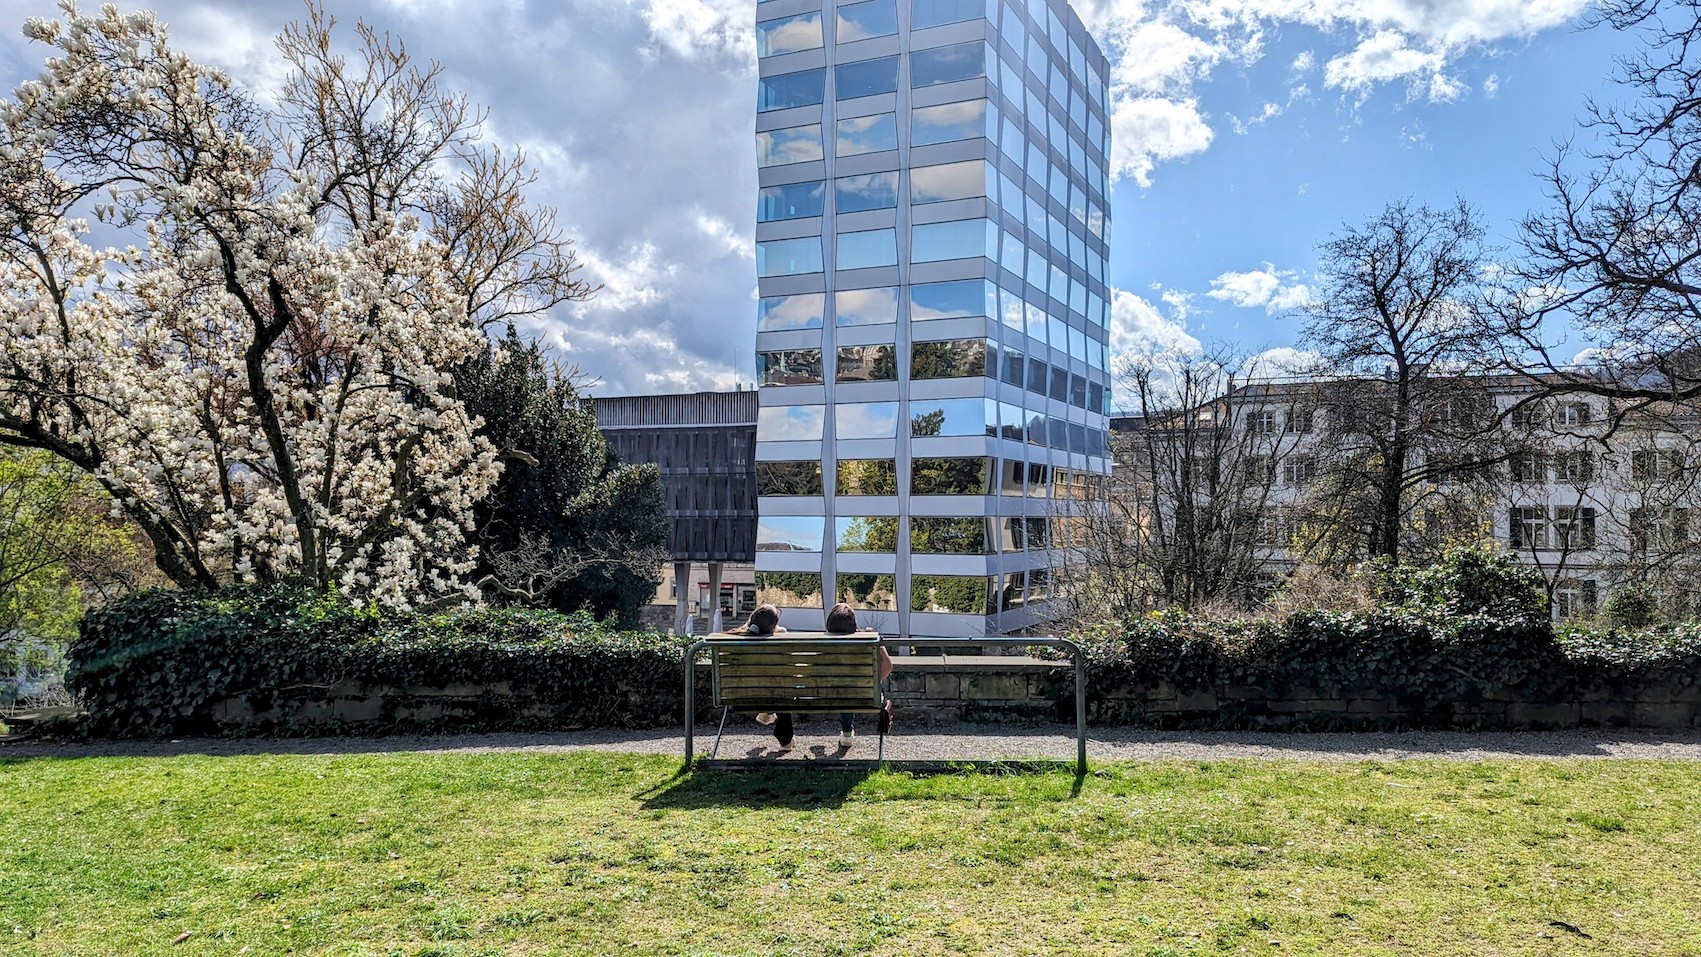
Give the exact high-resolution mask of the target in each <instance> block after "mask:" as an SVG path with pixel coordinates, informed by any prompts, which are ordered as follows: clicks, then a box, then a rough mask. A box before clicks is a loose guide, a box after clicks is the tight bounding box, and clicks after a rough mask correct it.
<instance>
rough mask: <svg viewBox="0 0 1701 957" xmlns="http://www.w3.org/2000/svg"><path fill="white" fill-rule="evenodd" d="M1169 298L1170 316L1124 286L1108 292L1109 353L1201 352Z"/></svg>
mask: <svg viewBox="0 0 1701 957" xmlns="http://www.w3.org/2000/svg"><path fill="white" fill-rule="evenodd" d="M1174 301H1185V298H1182V299H1180V300H1173V301H1172V302H1171V303H1170V305H1171V306H1172V311H1171V314H1170V315H1167V316H1166V315H1164V313H1163V310H1161V309H1159V308H1158V307H1157V306H1155V305H1153V304H1152V303H1151V301H1150V300H1148V299H1145V298H1143V297H1141V296H1136V295H1135V294H1133V293H1131V292H1128V291H1127V290H1124V289H1112V290H1111V291H1110V351H1111V355H1113V356H1137V355H1141V356H1143V355H1157V354H1169V353H1175V354H1180V355H1190V356H1191V355H1198V354H1199V353H1200V352H1201V351H1203V347H1202V346H1201V345H1200V344H1199V340H1198V339H1196V338H1194V336H1193V334H1192V333H1190V332H1188V331H1187V324H1186V322H1185V319H1184V317H1181V316H1177V315H1175V314H1174V310H1173V305H1174Z"/></svg>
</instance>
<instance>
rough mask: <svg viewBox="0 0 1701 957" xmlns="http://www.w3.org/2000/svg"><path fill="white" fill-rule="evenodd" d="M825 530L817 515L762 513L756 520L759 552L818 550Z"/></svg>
mask: <svg viewBox="0 0 1701 957" xmlns="http://www.w3.org/2000/svg"><path fill="white" fill-rule="evenodd" d="M826 532H827V520H826V519H825V518H822V517H821V516H819V515H763V516H761V517H760V518H758V519H757V520H756V550H757V551H759V552H818V551H820V550H821V540H822V539H823V538H824V537H825V535H826Z"/></svg>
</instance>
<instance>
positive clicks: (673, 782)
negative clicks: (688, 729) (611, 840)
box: [636, 761, 1084, 811]
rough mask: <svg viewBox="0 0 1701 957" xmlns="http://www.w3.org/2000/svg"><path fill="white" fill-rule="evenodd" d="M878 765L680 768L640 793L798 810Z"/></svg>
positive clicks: (671, 803) (851, 785)
mask: <svg viewBox="0 0 1701 957" xmlns="http://www.w3.org/2000/svg"><path fill="white" fill-rule="evenodd" d="M877 770H879V769H877V768H874V767H858V768H845V767H839V768H833V767H831V766H829V767H827V768H822V767H819V766H815V767H811V766H809V765H803V764H796V763H788V764H778V763H776V764H771V765H767V766H762V765H747V766H740V767H736V768H726V767H704V766H701V765H698V766H695V767H692V768H691V769H689V770H687V769H684V768H681V769H680V771H679V773H678V774H675V775H674V776H673V777H672V778H669V779H668V780H667V781H665V782H663V783H661V784H658V785H656V786H655V787H653V788H651V789H649V790H647V791H643V792H640V793H639V794H637V795H636V797H637V798H638V799H641V800H642V802H643V803H642V804H640V805H639V807H641V808H642V809H644V810H646V811H648V810H655V809H659V808H669V809H690V808H710V807H748V808H765V807H778V808H789V809H793V810H813V809H819V808H836V807H838V806H840V805H841V804H843V803H844V802H845V799H846V797H847V796H849V795H850V793H851V792H852V791H854V790H855V789H856V787H857V785H859V784H861V783H862V782H863V781H864V780H866V779H867V778H868V777H869V775H871V774H874V773H876V771H877ZM886 770H887V771H888V772H894V773H897V774H905V775H909V776H911V777H929V776H935V775H979V776H986V777H998V776H1009V775H1047V774H1055V773H1057V772H1059V771H1070V772H1073V766H1072V765H1070V764H1067V763H1065V762H1062V761H958V762H942V761H940V762H934V761H926V762H924V761H900V762H893V763H892V764H890V765H889V766H888V767H887V768H886ZM1071 776H1072V778H1073V786H1072V787H1070V789H1069V798H1070V799H1073V798H1076V797H1079V796H1080V794H1081V785H1082V782H1083V780H1084V778H1083V776H1082V775H1079V774H1071Z"/></svg>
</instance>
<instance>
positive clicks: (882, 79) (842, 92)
mask: <svg viewBox="0 0 1701 957" xmlns="http://www.w3.org/2000/svg"><path fill="white" fill-rule="evenodd" d="M897 89H898V58H897V57H895V56H889V57H881V58H880V59H878V60H858V61H856V62H854V63H841V64H839V65H838V66H836V67H834V68H833V91H834V92H833V96H834V97H836V98H838V99H841V100H853V99H856V98H857V97H859V96H875V95H877V94H880V93H893V92H896V91H897Z"/></svg>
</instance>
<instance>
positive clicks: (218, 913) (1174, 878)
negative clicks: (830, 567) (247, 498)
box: [0, 753, 1701, 957]
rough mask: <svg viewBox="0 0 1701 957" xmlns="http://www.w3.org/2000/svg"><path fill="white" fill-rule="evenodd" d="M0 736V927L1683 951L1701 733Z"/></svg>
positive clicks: (343, 949) (431, 943)
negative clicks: (288, 751) (459, 743)
mask: <svg viewBox="0 0 1701 957" xmlns="http://www.w3.org/2000/svg"><path fill="white" fill-rule="evenodd" d="M674 771H675V763H674V762H672V761H670V760H668V759H665V758H647V757H634V756H625V755H610V754H591V753H584V754H571V755H538V754H478V755H468V754H461V755H425V754H390V755H383V754H380V755H354V756H337V757H325V756H250V757H221V758H212V757H176V758H98V759H76V760H65V759H36V760H16V761H10V762H0V820H4V823H5V829H4V831H3V832H0V833H3V834H4V839H3V840H0V954H4V955H7V957H13V955H36V954H43V955H46V954H54V955H57V954H173V955H179V954H185V955H187V954H250V955H260V954H283V953H294V954H338V955H354V954H405V955H480V954H584V953H618V954H701V955H706V954H810V955H814V954H861V953H873V954H951V953H970V954H978V953H990V954H1032V953H1048V954H1050V953H1059V954H1068V953H1079V954H1102V953H1117V954H1134V955H1146V957H1171V955H1184V954H1217V953H1251V954H1276V953H1282V954H1287V953H1299V954H1327V955H1342V954H1425V955H1429V954H1543V955H1547V954H1630V953H1634V954H1701V854H1698V853H1697V851H1696V848H1697V847H1698V846H1701V826H1698V824H1701V809H1698V807H1697V802H1696V800H1695V795H1696V793H1697V792H1698V791H1701V765H1696V764H1680V763H1653V762H1629V761H1610V762H1609V761H1600V762H1585V761H1520V762H1496V763H1482V764H1465V763H1443V762H1402V763H1356V764H1322V763H1297V762H1221V763H1150V764H1121V765H1110V766H1104V767H1101V768H1099V769H1097V770H1095V772H1094V773H1093V774H1092V775H1091V776H1089V777H1088V778H1086V779H1085V780H1084V781H1082V782H1080V783H1079V785H1077V782H1076V781H1075V779H1074V776H1073V775H1072V774H1070V773H1068V772H1064V771H1056V772H1038V773H1022V774H1003V775H1000V774H990V773H977V774H956V775H935V776H928V777H912V776H909V775H906V774H901V773H876V774H867V775H864V774H853V773H810V772H809V771H807V770H775V771H763V772H758V773H743V774H729V773H713V772H710V773H704V772H698V773H695V774H692V775H689V776H686V777H678V778H676V777H675V776H674Z"/></svg>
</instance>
